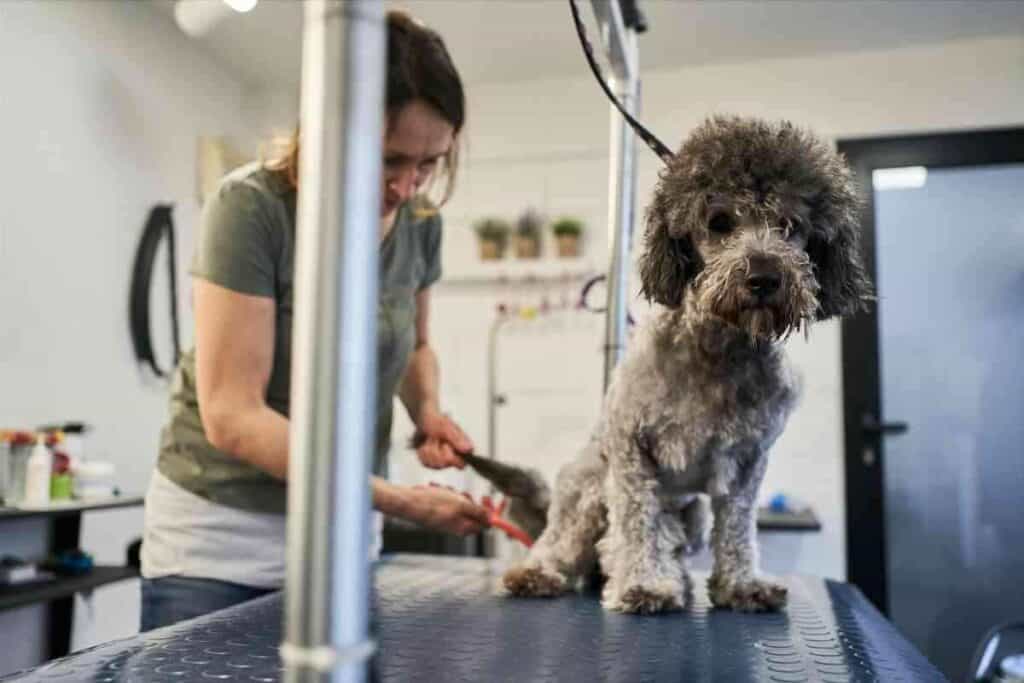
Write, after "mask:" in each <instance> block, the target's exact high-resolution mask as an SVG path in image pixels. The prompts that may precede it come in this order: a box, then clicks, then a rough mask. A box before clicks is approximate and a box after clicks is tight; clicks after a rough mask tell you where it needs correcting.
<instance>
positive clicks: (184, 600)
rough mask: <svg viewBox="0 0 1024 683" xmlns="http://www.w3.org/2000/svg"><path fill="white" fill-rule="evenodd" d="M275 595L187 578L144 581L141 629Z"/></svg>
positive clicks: (270, 591) (176, 577) (261, 590)
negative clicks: (263, 596) (267, 595)
mask: <svg viewBox="0 0 1024 683" xmlns="http://www.w3.org/2000/svg"><path fill="white" fill-rule="evenodd" d="M273 592H274V591H273V589H269V588H256V587H255V586H243V585H241V584H238V583H229V582H227V581H217V580H216V579H194V578H190V577H187V576H162V577H160V578H158V579H143V580H142V619H141V624H140V626H139V630H141V631H150V630H152V629H155V628H160V627H161V626H169V625H171V624H174V623H176V622H179V621H184V620H186V619H192V618H193V617H198V616H202V615H203V614H209V613H210V612H216V611H217V610H219V609H224V608H225V607H231V606H232V605H237V604H239V603H241V602H246V601H247V600H252V599H254V598H258V597H260V596H262V595H266V594H267V593H273Z"/></svg>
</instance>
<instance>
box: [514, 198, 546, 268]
mask: <svg viewBox="0 0 1024 683" xmlns="http://www.w3.org/2000/svg"><path fill="white" fill-rule="evenodd" d="M543 225H544V219H543V218H542V217H541V215H540V214H539V213H538V212H536V211H534V210H533V209H527V210H526V211H524V212H523V215H522V216H520V217H519V220H518V221H516V258H521V259H535V258H539V257H540V238H541V229H542V228H543Z"/></svg>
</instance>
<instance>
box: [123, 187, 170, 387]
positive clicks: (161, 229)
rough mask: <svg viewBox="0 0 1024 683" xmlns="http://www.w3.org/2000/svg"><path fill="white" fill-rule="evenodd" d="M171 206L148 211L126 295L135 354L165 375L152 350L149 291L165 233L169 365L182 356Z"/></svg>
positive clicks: (158, 206)
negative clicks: (170, 344)
mask: <svg viewBox="0 0 1024 683" xmlns="http://www.w3.org/2000/svg"><path fill="white" fill-rule="evenodd" d="M171 208H172V207H171V206H170V205H169V204H157V205H156V206H154V207H153V209H152V210H151V211H150V212H149V218H147V219H146V225H145V227H144V228H143V229H142V239H141V240H140V241H139V249H138V251H137V252H136V253H135V266H134V268H133V270H132V285H131V293H130V294H129V299H128V309H129V310H128V316H129V321H130V325H131V333H132V346H133V347H134V348H135V358H136V359H137V360H138V362H140V363H148V364H149V366H150V367H151V368H152V369H153V372H154V373H156V375H157V376H158V377H165V376H166V375H167V372H164V371H163V370H161V369H160V367H159V366H158V365H157V362H156V356H155V355H154V353H153V341H152V338H151V336H150V324H149V323H150V321H149V291H150V288H151V286H152V281H153V262H154V261H155V260H156V254H157V250H158V248H159V247H160V240H161V239H163V236H164V235H165V234H166V235H167V275H168V281H169V283H170V290H171V291H170V295H171V296H170V303H171V339H172V342H173V344H174V361H173V363H172V365H171V367H174V366H175V365H177V364H178V359H179V358H180V356H181V345H180V342H179V338H178V296H177V292H178V277H177V273H176V269H175V266H174V264H175V263H176V261H177V258H176V255H175V248H174V221H173V219H172V217H171ZM168 372H169V370H168Z"/></svg>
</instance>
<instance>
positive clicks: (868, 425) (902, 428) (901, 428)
mask: <svg viewBox="0 0 1024 683" xmlns="http://www.w3.org/2000/svg"><path fill="white" fill-rule="evenodd" d="M861 428H862V429H863V430H864V433H866V434H873V435H877V436H895V435H896V434H903V433H905V432H906V431H907V430H908V429H909V428H910V426H909V425H908V424H907V423H906V422H879V421H878V418H877V417H875V416H874V415H864V417H863V418H862V419H861Z"/></svg>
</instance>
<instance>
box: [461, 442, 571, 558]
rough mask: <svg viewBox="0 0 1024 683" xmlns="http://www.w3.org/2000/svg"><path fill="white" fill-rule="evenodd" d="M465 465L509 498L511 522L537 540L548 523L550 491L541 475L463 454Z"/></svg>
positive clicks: (533, 471)
mask: <svg viewBox="0 0 1024 683" xmlns="http://www.w3.org/2000/svg"><path fill="white" fill-rule="evenodd" d="M462 458H463V459H464V460H465V461H466V464H467V465H469V466H470V467H472V468H473V470H474V471H475V472H476V473H477V474H479V475H480V476H481V477H483V478H484V479H486V480H487V481H489V482H491V483H492V484H494V488H496V489H498V490H499V491H501V492H502V493H503V494H504V495H505V497H506V498H508V501H509V502H508V508H507V509H508V518H509V521H511V522H513V523H515V524H518V525H519V526H520V527H521V528H522V529H523V531H525V532H526V533H528V534H530V537H531V538H533V539H536V538H537V537H538V536H540V534H541V532H542V531H544V527H545V526H547V522H548V507H549V506H550V505H551V489H550V487H548V484H547V482H545V481H544V477H542V476H541V474H540V472H538V471H537V470H534V469H526V468H524V467H516V466H515V465H510V464H508V463H503V462H498V461H497V460H492V459H490V458H481V457H480V456H477V455H463V456H462Z"/></svg>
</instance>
